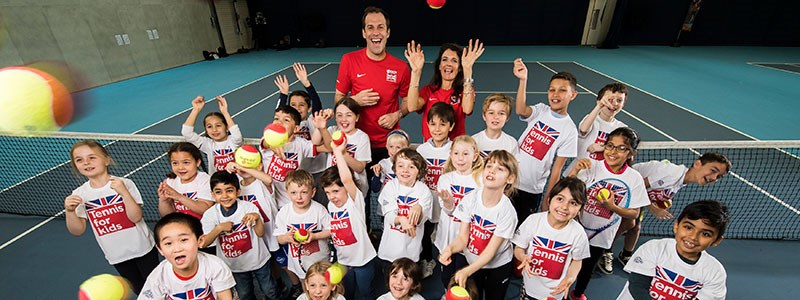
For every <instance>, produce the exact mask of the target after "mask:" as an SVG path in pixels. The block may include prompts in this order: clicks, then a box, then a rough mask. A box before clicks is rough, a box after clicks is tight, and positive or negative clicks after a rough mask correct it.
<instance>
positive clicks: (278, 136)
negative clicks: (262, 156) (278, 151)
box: [263, 123, 289, 148]
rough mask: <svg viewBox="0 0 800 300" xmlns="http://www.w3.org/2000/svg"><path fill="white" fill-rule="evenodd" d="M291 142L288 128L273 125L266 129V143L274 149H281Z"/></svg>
mask: <svg viewBox="0 0 800 300" xmlns="http://www.w3.org/2000/svg"><path fill="white" fill-rule="evenodd" d="M288 140H289V134H288V133H287V132H286V128H283V126H281V125H280V124H276V123H272V124H269V125H267V127H264V139H263V141H264V143H266V144H267V145H269V146H270V147H273V148H280V147H283V145H284V144H286V141H288Z"/></svg>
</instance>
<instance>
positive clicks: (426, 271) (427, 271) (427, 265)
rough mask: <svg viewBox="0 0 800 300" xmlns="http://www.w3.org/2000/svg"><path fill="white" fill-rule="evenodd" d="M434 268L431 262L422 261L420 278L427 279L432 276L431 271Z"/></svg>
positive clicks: (434, 264)
mask: <svg viewBox="0 0 800 300" xmlns="http://www.w3.org/2000/svg"><path fill="white" fill-rule="evenodd" d="M434 268H436V262H435V261H433V260H423V261H422V278H428V276H431V275H433V269H434Z"/></svg>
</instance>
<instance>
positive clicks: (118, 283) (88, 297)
mask: <svg viewBox="0 0 800 300" xmlns="http://www.w3.org/2000/svg"><path fill="white" fill-rule="evenodd" d="M129 295H130V285H129V284H128V281H127V280H125V279H124V278H122V277H119V276H114V275H111V274H100V275H95V276H94V277H92V278H89V279H87V280H86V281H84V282H83V283H82V284H81V289H80V291H79V292H78V299H79V300H124V299H127V298H128V296H129Z"/></svg>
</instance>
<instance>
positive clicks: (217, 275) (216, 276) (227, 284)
mask: <svg viewBox="0 0 800 300" xmlns="http://www.w3.org/2000/svg"><path fill="white" fill-rule="evenodd" d="M208 258H209V260H208V263H209V264H211V263H213V265H211V266H209V273H210V274H209V278H208V279H209V280H208V282H210V283H211V288H212V289H214V292H215V293H219V292H222V291H224V290H227V289H229V288H232V287H233V286H234V285H236V282H235V281H234V279H233V273H231V270H230V269H229V268H228V265H226V264H225V263H224V262H223V261H222V259H220V258H218V257H216V256H212V255H208ZM214 296H216V295H214Z"/></svg>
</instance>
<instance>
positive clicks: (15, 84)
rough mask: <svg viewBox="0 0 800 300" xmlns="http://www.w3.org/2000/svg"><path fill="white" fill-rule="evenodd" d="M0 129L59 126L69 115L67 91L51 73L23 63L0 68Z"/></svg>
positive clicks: (33, 129) (70, 105) (43, 129)
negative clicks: (0, 108)
mask: <svg viewBox="0 0 800 300" xmlns="http://www.w3.org/2000/svg"><path fill="white" fill-rule="evenodd" d="M0 107H2V109H3V111H4V112H6V113H4V114H3V117H2V118H0V131H26V132H28V133H32V132H46V131H54V130H59V129H61V127H63V126H64V125H67V123H69V121H70V120H71V119H72V112H73V103H72V97H71V96H70V94H69V91H68V90H67V88H66V87H64V85H63V84H61V82H59V81H58V80H57V79H56V78H55V77H53V76H51V75H50V74H48V73H45V72H43V71H40V70H37V69H33V68H27V67H8V68H3V69H0Z"/></svg>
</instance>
